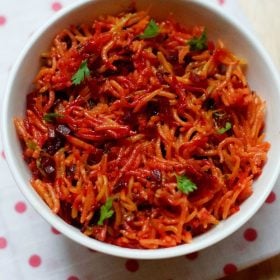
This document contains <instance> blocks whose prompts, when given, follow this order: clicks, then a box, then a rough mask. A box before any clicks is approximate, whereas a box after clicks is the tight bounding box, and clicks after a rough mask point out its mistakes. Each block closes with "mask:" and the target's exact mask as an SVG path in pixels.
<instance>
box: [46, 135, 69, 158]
mask: <svg viewBox="0 0 280 280" xmlns="http://www.w3.org/2000/svg"><path fill="white" fill-rule="evenodd" d="M50 135H51V137H49V138H48V139H47V141H46V142H45V143H44V145H43V147H42V149H43V151H45V152H47V153H48V154H50V155H52V156H53V155H54V154H55V153H56V152H57V151H58V150H59V149H60V148H62V147H63V146H64V144H65V138H64V136H62V135H61V134H59V133H57V132H56V131H52V132H51V133H50Z"/></svg>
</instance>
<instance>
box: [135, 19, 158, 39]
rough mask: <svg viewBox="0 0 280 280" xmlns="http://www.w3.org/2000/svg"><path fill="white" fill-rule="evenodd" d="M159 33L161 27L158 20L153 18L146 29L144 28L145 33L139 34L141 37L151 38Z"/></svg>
mask: <svg viewBox="0 0 280 280" xmlns="http://www.w3.org/2000/svg"><path fill="white" fill-rule="evenodd" d="M158 34H159V27H158V25H157V24H156V22H155V21H154V20H153V19H151V20H150V22H149V23H148V25H147V27H146V29H145V30H144V32H143V34H140V35H139V38H140V39H149V38H154V37H156V36H157V35H158Z"/></svg>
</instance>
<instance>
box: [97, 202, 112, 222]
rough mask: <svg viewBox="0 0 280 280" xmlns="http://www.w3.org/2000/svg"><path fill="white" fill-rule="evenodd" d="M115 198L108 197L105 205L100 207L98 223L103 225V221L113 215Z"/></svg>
mask: <svg viewBox="0 0 280 280" xmlns="http://www.w3.org/2000/svg"><path fill="white" fill-rule="evenodd" d="M112 205H113V199H112V198H111V197H109V198H107V200H106V202H105V204H104V205H102V206H101V209H100V218H99V221H98V222H97V224H98V225H100V226H102V225H103V221H104V220H106V219H109V218H111V217H112V216H113V214H114V210H112Z"/></svg>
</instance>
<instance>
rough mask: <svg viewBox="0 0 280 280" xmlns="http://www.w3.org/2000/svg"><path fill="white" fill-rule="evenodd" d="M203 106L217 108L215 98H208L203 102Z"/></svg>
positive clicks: (210, 108) (209, 108)
mask: <svg viewBox="0 0 280 280" xmlns="http://www.w3.org/2000/svg"><path fill="white" fill-rule="evenodd" d="M202 106H203V108H205V109H206V110H207V111H208V110H213V109H214V108H215V100H214V99H213V98H208V99H206V100H205V101H204V102H203V105H202Z"/></svg>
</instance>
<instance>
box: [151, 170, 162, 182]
mask: <svg viewBox="0 0 280 280" xmlns="http://www.w3.org/2000/svg"><path fill="white" fill-rule="evenodd" d="M151 179H152V180H154V181H156V182H157V183H160V182H161V180H162V173H161V171H160V170H159V169H153V170H152V171H151Z"/></svg>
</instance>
